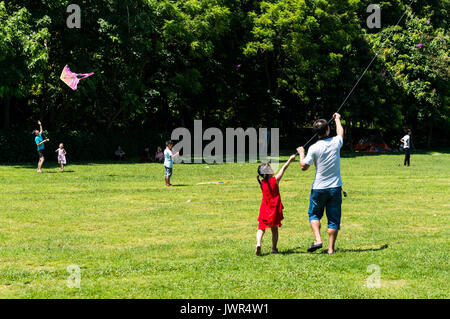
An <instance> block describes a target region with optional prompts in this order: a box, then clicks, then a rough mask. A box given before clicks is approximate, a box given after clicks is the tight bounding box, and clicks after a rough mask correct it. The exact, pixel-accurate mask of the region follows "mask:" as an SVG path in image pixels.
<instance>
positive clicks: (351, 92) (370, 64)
mask: <svg viewBox="0 0 450 319" xmlns="http://www.w3.org/2000/svg"><path fill="white" fill-rule="evenodd" d="M414 1H415V0H412V1H411V2H410V3H409V5H408V6H409V7H411V5H412V4H413V2H414ZM407 12H408V8H406V10H405V12H403V14H402V16H401V17H400V19H399V20H398V22H397V24H396V25H395V26H394V28H393V29H392V31H391V33H390V34H389V36H388V37H387V38H386V40H384V42H383V43H382V45H381V47H380V49H379V50H378V52H377V53H376V54H375V56H374V57H373V58H372V60H371V61H370V63H369V65H368V66H367V67H366V69H365V70H364V72H363V73H362V74H361V76H360V77H359V79H358V81H357V82H356V83H355V85H354V86H353V88H352V89H351V90H350V93H349V94H348V95H347V97H346V98H345V99H344V102H342V104H341V106H339V108H338V110H337V111H336V112H335V113H339V111H340V110H341V109H342V108H343V107H344V105H345V104H346V103H347V101H348V99H349V98H350V96H351V95H352V94H353V91H354V90H355V89H356V87H357V86H358V84H359V82H360V81H361V79H362V78H363V77H364V75H365V74H366V72H367V71H368V70H369V68H370V67H371V66H372V64H373V62H374V61H375V59H376V58H377V57H378V55H379V54H380V52H381V50H382V49H383V48H384V45H385V44H386V42H387V40H388V39H389V38H390V37H391V35H392V33H393V32H394V30H395V28H396V27H397V26H398V25H399V24H400V22H401V21H402V20H403V18H404V17H405V15H406V13H407ZM332 120H333V118H331V119H330V120H329V121H328V122H327V124H329V123H330V122H331V121H332ZM317 134H318V133H315V134H314V135H313V137H311V138H310V139H309V140H308V142H306V143H305V144H304V145H303V147H306V146H308V144H309V143H311V141H312V140H313V139H314V138H315V137H316V136H317Z"/></svg>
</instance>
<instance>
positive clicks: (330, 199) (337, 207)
mask: <svg viewBox="0 0 450 319" xmlns="http://www.w3.org/2000/svg"><path fill="white" fill-rule="evenodd" d="M341 204H342V187H335V188H328V189H312V190H311V196H310V198H309V210H308V215H309V221H310V222H311V221H312V220H320V219H321V218H322V216H323V211H324V209H325V207H326V209H327V219H328V228H331V229H340V228H341Z"/></svg>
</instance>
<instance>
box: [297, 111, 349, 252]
mask: <svg viewBox="0 0 450 319" xmlns="http://www.w3.org/2000/svg"><path fill="white" fill-rule="evenodd" d="M333 118H334V121H335V122H336V133H337V135H336V136H335V137H329V135H330V127H329V125H328V122H327V121H326V120H317V121H316V122H314V127H313V129H314V132H315V133H317V135H318V137H319V140H318V141H317V142H316V143H315V144H313V145H311V146H310V148H309V150H308V155H307V156H306V157H305V149H304V148H303V147H299V148H298V149H297V151H298V153H299V154H300V166H301V168H302V170H304V171H306V170H307V169H308V168H309V167H310V166H311V165H312V164H313V163H314V165H315V166H316V176H315V178H314V182H313V184H312V189H311V195H310V201H309V211H308V215H309V222H310V224H311V228H312V231H313V233H314V237H315V240H314V242H313V243H312V244H311V246H310V247H309V248H308V252H313V251H315V250H317V249H319V248H322V238H321V237H320V220H321V219H322V216H323V212H324V209H325V208H326V213H327V219H328V236H329V238H330V242H329V244H328V254H334V252H335V248H334V246H335V243H336V238H337V235H338V232H339V229H340V226H341V204H342V179H341V164H340V160H341V157H340V150H341V147H342V145H343V143H344V129H343V127H342V124H341V116H340V115H339V114H338V113H335V114H334V115H333Z"/></svg>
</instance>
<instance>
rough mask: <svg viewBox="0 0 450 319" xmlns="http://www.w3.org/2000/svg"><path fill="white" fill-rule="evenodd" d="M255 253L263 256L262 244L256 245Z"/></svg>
mask: <svg viewBox="0 0 450 319" xmlns="http://www.w3.org/2000/svg"><path fill="white" fill-rule="evenodd" d="M255 255H256V256H261V246H256V250H255Z"/></svg>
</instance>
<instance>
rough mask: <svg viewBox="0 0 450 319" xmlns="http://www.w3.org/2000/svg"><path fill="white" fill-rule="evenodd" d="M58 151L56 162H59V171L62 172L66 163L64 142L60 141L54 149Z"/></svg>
mask: <svg viewBox="0 0 450 319" xmlns="http://www.w3.org/2000/svg"><path fill="white" fill-rule="evenodd" d="M55 152H56V153H58V164H59V171H60V172H64V165H66V163H67V162H66V154H67V152H66V150H65V149H64V144H63V143H60V144H59V148H58V149H57V150H56V151H55Z"/></svg>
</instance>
